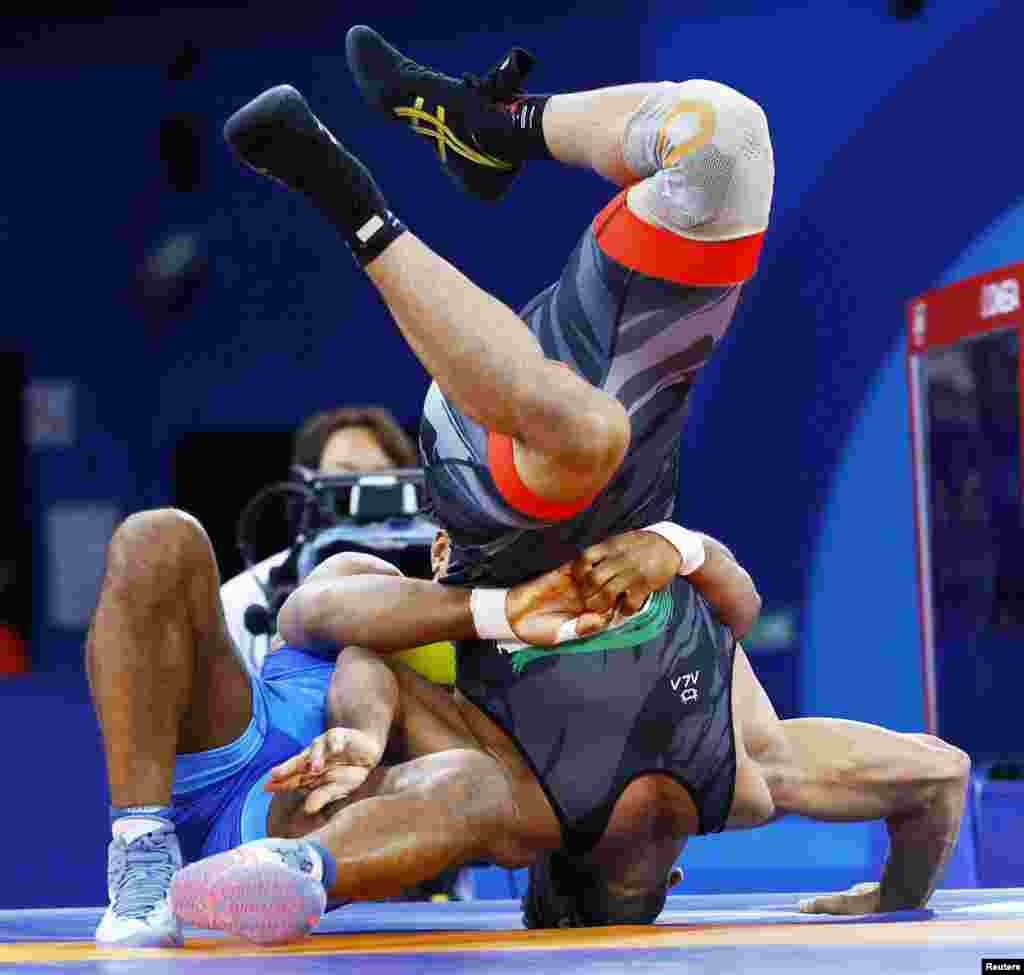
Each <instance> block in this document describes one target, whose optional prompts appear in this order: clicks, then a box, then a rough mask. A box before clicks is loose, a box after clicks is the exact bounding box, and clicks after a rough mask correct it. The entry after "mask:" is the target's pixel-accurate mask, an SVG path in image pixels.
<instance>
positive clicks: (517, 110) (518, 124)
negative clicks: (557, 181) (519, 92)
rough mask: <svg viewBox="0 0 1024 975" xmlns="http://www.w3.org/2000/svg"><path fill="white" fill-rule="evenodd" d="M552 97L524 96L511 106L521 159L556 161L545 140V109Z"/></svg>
mask: <svg viewBox="0 0 1024 975" xmlns="http://www.w3.org/2000/svg"><path fill="white" fill-rule="evenodd" d="M549 98H551V96H550V95H524V96H523V97H522V98H520V99H517V100H516V101H515V102H513V103H512V105H510V106H509V109H510V114H511V116H512V122H513V124H514V126H515V132H516V136H515V138H516V148H517V149H519V150H520V152H519V156H520V158H521V159H554V158H555V157H554V156H552V155H551V150H550V149H549V148H548V144H547V142H546V141H545V140H544V125H543V122H544V109H545V108H547V104H548V99H549Z"/></svg>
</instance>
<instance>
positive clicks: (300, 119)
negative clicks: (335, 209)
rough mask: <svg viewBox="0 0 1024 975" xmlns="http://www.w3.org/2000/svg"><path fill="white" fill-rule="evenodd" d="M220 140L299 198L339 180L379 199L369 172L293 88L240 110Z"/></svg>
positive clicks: (271, 92) (273, 90)
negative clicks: (297, 194) (370, 192)
mask: <svg viewBox="0 0 1024 975" xmlns="http://www.w3.org/2000/svg"><path fill="white" fill-rule="evenodd" d="M224 138H225V140H226V141H227V143H228V145H230V146H231V148H232V149H234V151H235V153H236V155H237V156H238V158H239V159H241V160H242V162H244V163H245V164H246V165H247V166H248V167H249V168H250V169H254V170H255V171H256V172H257V173H261V174H262V175H264V176H269V177H270V178H271V179H275V180H277V181H278V182H279V183H283V184H284V185H285V186H287V187H289V188H290V189H293V190H297V191H298V192H300V193H312V192H316V190H317V189H318V188H319V186H320V185H321V184H322V183H324V182H325V180H329V179H338V178H340V179H342V180H344V181H345V182H347V183H354V184H359V185H361V186H362V187H363V188H366V189H368V188H369V187H372V188H373V191H374V192H376V193H377V194H378V195H379V194H380V191H379V190H378V189H377V184H376V183H375V182H374V179H373V177H372V176H371V175H370V172H369V170H368V169H367V168H366V167H365V166H364V165H363V164H362V163H361V162H360V161H359V160H358V159H356V157H355V156H353V155H352V153H350V152H349V151H348V150H347V149H346V148H345V147H344V146H343V145H342V144H341V143H340V142H338V140H337V139H336V138H335V137H334V136H333V135H332V134H331V133H330V132H329V131H328V130H327V127H326V126H325V125H324V124H323V123H322V122H321V121H320V119H318V118H317V117H316V116H315V115H314V114H313V112H312V111H311V110H310V107H309V105H308V104H307V103H306V99H305V98H303V97H302V95H301V94H300V93H299V92H298V91H296V90H295V89H294V88H292V86H291V85H278V86H277V87H276V88H271V89H269V90H268V91H265V92H263V94H262V95H257V96H256V98H254V99H253V100H252V101H251V102H249V103H248V104H247V105H243V106H242V107H241V108H240V109H239V110H238V111H237V112H235V114H234V115H232V116H231V118H229V119H228V120H227V122H225V123H224ZM382 200H383V198H382Z"/></svg>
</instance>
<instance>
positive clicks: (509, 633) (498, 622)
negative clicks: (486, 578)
mask: <svg viewBox="0 0 1024 975" xmlns="http://www.w3.org/2000/svg"><path fill="white" fill-rule="evenodd" d="M507 595H508V590H507V589H474V590H473V591H472V592H471V593H470V594H469V610H470V612H471V613H472V614H473V626H475V627H476V635H477V636H478V637H479V638H480V639H481V640H518V639H519V638H518V637H517V636H516V634H515V630H513V629H512V627H511V626H509V623H508V617H506V616H505V596H507Z"/></svg>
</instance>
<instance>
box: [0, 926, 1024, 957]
mask: <svg viewBox="0 0 1024 975" xmlns="http://www.w3.org/2000/svg"><path fill="white" fill-rule="evenodd" d="M996 938H998V939H999V940H1000V941H1001V942H1003V944H1001V945H1000V949H1002V948H1004V947H1005V945H1006V944H1009V943H1013V944H1020V945H1024V928H1022V925H1021V922H1020V920H1019V919H1017V918H1010V919H1006V920H980V921H979V920H972V919H969V918H965V919H964V920H957V921H950V920H945V919H943V920H933V921H911V922H906V921H903V922H893V923H890V924H882V923H872V924H856V923H854V924H845V923H844V924H834V923H829V922H828V921H823V922H820V923H804V924H709V925H697V924H695V925H692V926H690V925H673V926H667V925H665V926H660V925H659V926H655V927H618V928H590V929H579V930H554V931H423V932H417V933H414V934H406V933H402V934H398V933H396V934H358V933H353V934H344V933H342V934H322V935H313V936H312V937H311V938H307V939H306V940H305V941H300V942H298V943H297V944H294V945H285V946H282V947H279V948H258V947H256V946H255V945H251V944H248V943H247V942H243V941H235V940H231V939H227V938H189V939H188V940H187V941H186V943H185V947H184V948H97V947H96V946H95V945H94V944H92V943H91V942H83V941H35V942H24V943H22V944H0V964H17V963H22V964H25V963H32V962H34V963H37V964H39V963H43V962H49V963H53V962H72V961H77V962H81V961H127V960H130V959H134V960H145V959H148V958H177V959H179V960H181V961H193V960H196V959H202V958H225V957H228V958H259V957H262V956H266V955H285V956H287V955H361V954H394V955H400V954H409V955H413V954H440V953H445V954H447V953H450V952H454V951H476V952H480V951H488V950H491V951H551V950H554V949H564V950H573V949H577V950H582V949H588V950H595V949H597V950H600V949H607V950H613V949H617V948H695V947H714V946H715V945H724V946H729V947H736V946H740V945H742V946H756V945H766V944H773V945H794V946H802V945H810V946H813V945H908V944H929V945H932V946H937V945H940V944H961V945H962V944H977V945H978V948H979V950H981V948H982V946H984V945H986V944H987V943H989V942H990V941H991V940H993V939H996Z"/></svg>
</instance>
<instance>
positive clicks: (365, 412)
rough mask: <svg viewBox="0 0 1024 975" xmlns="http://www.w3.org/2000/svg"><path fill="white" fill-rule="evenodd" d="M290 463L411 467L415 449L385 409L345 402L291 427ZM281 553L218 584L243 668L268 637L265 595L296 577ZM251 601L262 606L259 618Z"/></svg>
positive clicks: (258, 661) (253, 665) (255, 664)
mask: <svg viewBox="0 0 1024 975" xmlns="http://www.w3.org/2000/svg"><path fill="white" fill-rule="evenodd" d="M292 463H293V464H295V465H297V466H300V467H304V468H307V469H308V470H311V471H317V472H318V473H320V474H357V473H363V472H367V473H369V472H373V471H379V470H383V469H387V468H392V467H413V466H415V465H416V463H417V455H416V446H415V444H414V443H413V441H412V439H411V438H410V437H409V435H408V434H407V433H406V432H405V431H404V430H403V429H402V427H401V426H400V425H399V423H398V421H397V420H396V419H395V418H394V416H392V414H391V413H390V412H389V411H388V410H385V409H382V408H380V407H374V406H346V407H340V408H338V409H333V410H326V411H324V412H322V413H316V414H314V415H313V416H311V417H309V418H308V419H306V420H305V421H304V422H303V424H302V425H301V426H300V427H299V428H298V430H297V431H296V433H295V442H294V447H293V449H292ZM287 557H288V552H287V551H283V552H277V553H275V554H274V555H271V556H270V557H269V558H266V559H264V560H263V561H261V562H258V563H257V564H256V565H254V566H252V567H251V568H250V569H247V570H246V571H245V572H242V573H240V574H239V575H237V576H235V577H234V578H233V579H229V580H228V581H227V582H225V583H224V584H223V585H222V586H221V600H222V602H223V604H224V613H225V616H226V618H227V624H228V630H229V631H230V633H231V636H232V638H233V639H234V642H235V646H236V647H237V648H238V649H239V652H240V653H241V656H242V660H243V663H244V664H245V666H246V667H247V668H248V669H249V670H253V671H258V670H259V668H260V666H261V665H262V663H263V658H264V657H265V656H266V654H267V651H268V650H269V648H270V643H271V641H272V639H273V635H274V634H273V620H272V618H271V614H270V613H269V606H268V602H269V600H268V595H269V594H272V593H274V592H275V590H277V591H282V587H287V586H288V585H294V584H296V583H297V580H295V579H289V578H287V577H283V575H282V571H281V569H282V566H283V564H284V562H285V561H286V559H287ZM274 570H277V572H275V571H274ZM285 575H286V574H285ZM251 607H264V608H267V609H268V612H267V613H266V614H263V617H262V619H261V614H260V613H258V612H254V611H253V610H252V609H251ZM247 611H248V619H249V623H250V625H253V626H255V628H256V629H260V630H262V632H258V633H256V632H253V631H252V630H251V629H250V628H249V627H248V626H246V614H247ZM254 620H255V621H256V622H255V623H254ZM264 620H265V622H263V621H264ZM261 623H262V624H263V625H260V624H261ZM428 676H430V675H428Z"/></svg>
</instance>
